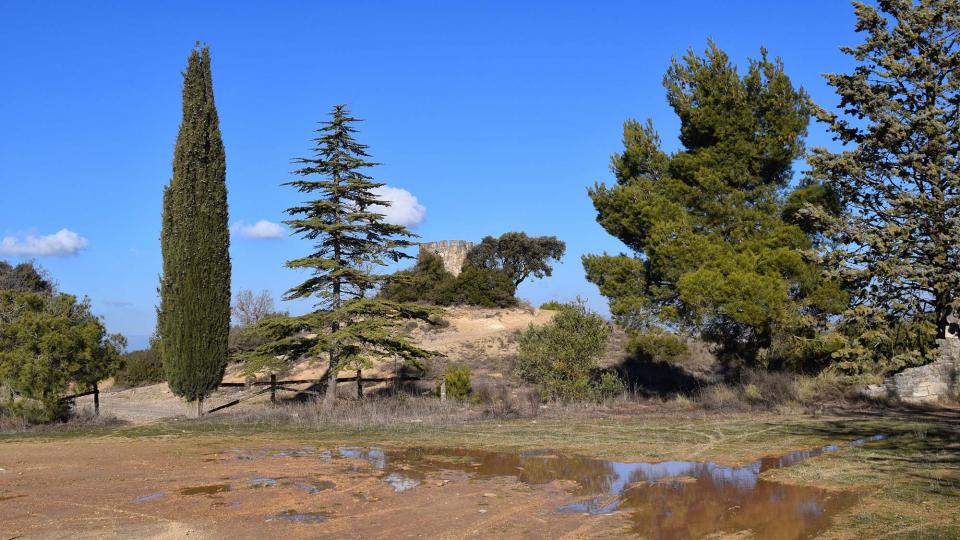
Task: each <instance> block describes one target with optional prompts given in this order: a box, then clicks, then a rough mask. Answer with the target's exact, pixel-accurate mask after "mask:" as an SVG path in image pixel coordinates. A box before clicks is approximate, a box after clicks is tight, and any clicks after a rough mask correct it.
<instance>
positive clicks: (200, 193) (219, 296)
mask: <svg viewBox="0 0 960 540" xmlns="http://www.w3.org/2000/svg"><path fill="white" fill-rule="evenodd" d="M160 247H161V251H162V253H163V276H162V277H161V279H160V308H159V310H158V313H157V317H158V330H159V335H160V339H161V345H162V346H161V350H162V358H163V368H164V371H165V372H166V375H167V382H168V383H169V385H170V390H171V391H173V393H175V394H177V395H178V396H180V397H183V398H184V399H186V400H187V401H196V402H197V412H198V414H199V413H200V412H201V411H202V407H203V398H204V397H205V396H206V395H207V394H209V393H210V392H211V391H212V390H214V389H215V388H216V387H217V385H219V384H220V381H221V380H222V379H223V371H224V368H225V367H226V364H227V334H228V333H229V331H230V252H229V248H230V232H229V228H228V225H227V184H226V158H225V156H224V150H223V141H222V140H221V138H220V123H219V120H218V118H217V108H216V106H215V105H214V101H213V81H212V80H211V77H210V51H209V49H208V48H207V47H202V48H199V47H198V48H196V49H194V50H193V51H192V52H191V53H190V59H189V61H188V62H187V71H186V73H184V75H183V121H182V122H181V124H180V133H179V135H177V144H176V147H175V149H174V154H173V178H172V179H171V180H170V185H168V186H167V187H166V188H165V189H164V192H163V230H162V232H161V234H160Z"/></svg>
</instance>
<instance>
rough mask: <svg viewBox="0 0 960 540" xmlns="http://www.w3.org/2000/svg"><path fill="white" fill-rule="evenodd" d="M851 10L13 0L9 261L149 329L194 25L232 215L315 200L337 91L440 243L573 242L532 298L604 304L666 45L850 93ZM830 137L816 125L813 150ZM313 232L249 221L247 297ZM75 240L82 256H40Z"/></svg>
mask: <svg viewBox="0 0 960 540" xmlns="http://www.w3.org/2000/svg"><path fill="white" fill-rule="evenodd" d="M853 23H854V17H853V11H852V8H851V6H850V5H849V3H847V2H845V1H843V0H808V1H805V2H768V1H760V0H754V1H746V0H739V1H737V0H731V1H729V2H715V1H706V0H690V1H685V2H679V1H678V2H639V1H632V2H603V1H597V2H557V1H553V2H479V1H474V2H449V1H437V2H364V1H350V2H283V1H278V2H256V3H255V2H241V1H232V2H153V3H147V2H73V3H67V2H47V1H11V0H7V1H5V2H4V3H3V4H2V7H0V62H2V75H0V118H2V119H3V126H4V129H3V130H2V132H0V187H2V189H0V253H4V254H5V255H0V257H2V258H4V259H6V260H9V261H11V262H17V261H19V260H21V259H23V258H24V256H23V255H22V254H31V253H32V254H34V255H33V258H36V260H37V261H38V262H39V263H40V264H41V265H42V266H44V267H45V268H47V269H48V270H49V271H50V272H51V273H52V274H53V276H54V277H55V278H56V280H57V281H58V282H59V284H60V286H61V288H62V290H64V291H66V292H70V293H74V294H80V295H88V296H89V297H90V299H91V301H92V302H93V305H94V308H95V311H96V312H97V313H99V314H101V315H103V317H104V318H105V320H106V322H107V324H108V327H109V328H110V330H111V331H119V332H122V333H124V334H125V335H127V336H128V337H129V338H130V341H131V346H133V347H136V346H141V345H143V344H144V343H145V339H146V336H148V335H149V334H150V333H151V332H152V330H153V325H154V305H155V304H156V286H157V278H158V274H159V272H160V263H161V260H160V249H159V240H158V238H159V231H160V210H161V195H162V190H163V186H164V185H165V184H166V183H167V182H168V181H169V178H170V172H171V159H172V153H173V144H174V140H175V138H176V134H177V127H178V125H179V122H180V84H181V81H182V77H181V71H182V70H183V68H184V66H185V64H186V59H187V55H188V54H189V52H190V49H191V47H192V46H193V44H194V42H195V41H197V40H199V41H202V42H205V43H207V44H209V46H210V47H211V53H212V58H213V77H214V92H215V95H216V100H217V106H218V109H219V112H220V121H221V129H222V132H223V138H224V143H225V145H226V149H227V171H228V172H227V186H228V189H229V203H230V221H231V223H237V222H243V223H245V224H247V225H252V224H255V223H257V222H258V221H260V220H267V221H269V222H274V223H276V222H280V221H281V220H282V219H284V215H283V210H284V209H285V208H287V207H288V206H291V205H292V204H294V203H296V202H297V201H298V200H299V196H298V194H297V193H295V192H294V191H292V190H291V189H290V188H284V187H280V185H279V184H280V183H281V182H284V181H286V180H288V179H289V178H290V174H289V171H290V170H292V168H293V167H292V166H291V164H290V160H291V158H293V157H296V156H300V155H304V154H306V152H307V149H308V146H309V145H308V139H309V138H310V137H311V135H312V130H313V129H314V128H315V126H316V122H317V121H319V120H322V119H323V118H324V116H325V115H326V113H327V112H328V110H329V109H330V107H331V106H332V105H333V104H335V103H346V104H348V105H349V106H350V108H351V109H352V110H353V112H354V113H355V114H356V115H358V116H360V117H363V118H366V119H367V121H366V122H365V123H364V124H363V125H362V132H361V133H360V135H359V139H360V140H361V141H362V142H365V143H367V144H369V145H370V147H371V151H372V153H373V156H374V158H376V160H378V161H380V162H382V163H384V165H383V166H381V167H378V168H377V169H375V170H374V174H375V176H376V177H377V178H378V179H379V180H381V181H385V182H387V183H388V184H389V185H390V186H392V187H395V188H400V189H403V190H406V191H407V192H409V193H410V194H412V195H413V196H414V197H416V199H417V201H418V203H419V204H420V205H421V206H422V207H423V208H424V209H425V212H424V215H423V218H422V220H421V222H420V223H419V224H418V225H417V226H416V227H415V228H414V231H415V232H416V233H418V234H419V235H421V236H422V237H423V239H424V240H440V239H467V240H477V239H479V238H481V237H482V236H484V235H487V234H492V235H499V234H501V233H503V232H506V231H512V230H522V231H526V232H528V233H529V234H534V235H542V234H546V235H557V236H558V237H560V238H561V239H563V240H565V241H566V242H567V247H568V249H567V251H568V252H567V256H566V257H565V259H564V261H563V263H562V264H560V265H558V266H557V268H556V270H555V272H554V275H553V277H551V278H548V279H545V280H539V281H533V282H530V283H524V284H523V285H522V286H521V287H520V291H519V294H520V296H521V297H523V298H526V299H528V300H530V301H532V302H533V303H534V304H539V303H541V302H543V301H545V300H548V299H560V300H569V299H572V298H574V297H576V296H578V295H580V296H583V297H585V298H587V300H588V302H589V304H590V305H591V306H592V307H594V308H595V309H598V310H601V311H605V310H606V302H605V301H604V299H603V298H602V297H601V296H599V294H598V293H597V291H596V288H595V287H594V286H593V285H591V284H590V283H588V282H586V280H585V279H584V277H583V269H582V266H581V264H580V256H581V255H583V254H584V253H596V252H602V251H611V252H616V251H620V250H621V249H622V246H621V245H620V244H619V243H618V242H617V241H616V240H615V239H613V238H611V237H609V236H608V235H607V234H606V233H605V232H604V231H603V230H602V229H601V228H600V227H599V226H598V225H597V224H596V222H595V220H594V218H595V214H594V212H593V208H592V206H591V204H590V200H589V198H588V197H587V195H586V188H587V187H588V186H590V185H592V184H593V182H594V181H598V180H599V181H609V180H610V173H609V170H608V161H609V156H610V154H611V153H613V152H616V151H618V150H619V148H620V130H621V125H622V122H623V121H624V120H625V119H627V118H631V117H632V118H638V119H645V118H648V117H649V118H652V119H653V121H654V124H655V126H656V127H657V129H658V130H659V131H660V133H661V136H662V138H663V141H664V146H665V148H666V149H667V150H674V149H676V147H677V142H676V135H677V129H678V122H677V120H676V118H675V117H674V116H673V113H672V111H671V110H670V109H669V107H668V105H667V103H666V100H665V97H664V91H663V87H662V86H661V80H662V77H663V73H664V71H665V70H666V68H667V66H668V64H669V62H670V58H671V57H672V56H675V55H682V54H683V53H684V52H685V51H686V50H687V49H688V48H690V47H693V48H695V49H696V50H698V51H702V50H703V48H704V47H705V45H706V42H707V39H708V38H710V37H712V38H713V39H714V40H715V41H716V42H717V44H718V45H719V46H720V47H721V48H723V49H724V50H725V51H727V52H728V53H729V54H730V56H731V57H732V58H733V59H734V61H735V62H736V63H737V64H738V65H739V66H741V67H743V66H746V64H747V58H750V57H756V56H758V54H759V53H758V51H759V48H760V46H761V45H763V46H766V47H767V48H768V49H769V51H770V53H771V54H772V55H777V56H780V57H782V58H783V60H784V62H785V65H786V70H787V73H788V74H789V75H790V76H791V78H792V79H793V80H794V82H795V83H796V84H800V85H803V86H804V87H805V88H806V89H807V90H808V91H809V92H810V94H811V95H812V96H813V98H814V99H815V100H816V101H817V102H818V103H820V104H822V105H825V106H831V107H832V106H833V105H834V104H835V103H836V99H835V97H834V95H833V93H832V92H831V91H830V89H829V88H828V87H827V86H826V84H825V83H824V81H823V78H822V74H823V73H826V72H836V71H848V70H849V69H850V67H851V65H852V64H851V61H850V60H849V59H848V58H847V57H846V56H845V55H843V54H842V53H841V52H840V51H839V50H838V48H839V46H841V45H851V44H855V43H857V42H858V41H859V39H858V37H857V36H856V35H855V33H854V32H853ZM829 142H830V140H829V137H828V136H827V135H826V134H825V132H824V130H823V129H822V128H821V127H819V126H816V125H813V126H811V133H810V137H809V139H808V145H824V144H829ZM64 229H66V230H65V231H64ZM268 229H269V227H266V228H264V227H263V226H261V228H260V229H259V230H261V231H265V232H267V233H269V232H271V231H269V230H268ZM58 233H59V235H58ZM49 235H54V236H51V237H50V238H45V237H47V236H49ZM57 235H58V236H57ZM268 236H269V234H268ZM4 243H6V247H4ZM307 247H308V246H307V245H306V244H305V243H304V241H302V240H299V239H297V238H291V237H288V236H286V235H284V236H283V237H282V238H259V239H257V238H248V237H245V236H243V235H241V234H236V235H234V238H233V243H232V246H231V255H232V258H233V268H234V275H233V288H234V290H238V289H240V288H252V289H254V290H260V289H264V288H266V289H270V290H271V291H273V293H274V294H275V296H276V297H279V295H280V294H282V292H283V291H284V290H286V289H287V288H289V287H290V286H292V285H294V284H295V283H297V282H298V280H301V279H302V278H303V276H302V275H300V274H298V273H297V272H295V271H292V270H288V269H285V268H283V266H282V264H283V261H284V260H286V259H290V258H293V257H296V256H299V255H302V254H303V253H304V252H305V250H306V249H307ZM68 248H70V249H68ZM58 250H59V251H64V250H66V251H73V253H72V254H67V255H43V253H49V252H56V251H58ZM18 254H19V255H18ZM279 304H280V305H281V307H283V308H285V309H288V310H290V311H292V312H302V311H303V310H304V309H306V308H307V307H309V305H308V304H296V305H289V303H279Z"/></svg>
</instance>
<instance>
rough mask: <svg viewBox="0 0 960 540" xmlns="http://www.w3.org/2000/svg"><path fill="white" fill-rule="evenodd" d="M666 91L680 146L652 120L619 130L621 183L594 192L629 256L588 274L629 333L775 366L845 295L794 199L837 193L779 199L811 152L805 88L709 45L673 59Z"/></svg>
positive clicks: (597, 258) (768, 66)
mask: <svg viewBox="0 0 960 540" xmlns="http://www.w3.org/2000/svg"><path fill="white" fill-rule="evenodd" d="M664 85H665V87H666V89H667V98H668V101H669V103H670V104H671V106H672V107H673V109H674V111H675V112H676V113H677V116H679V118H680V141H681V143H682V144H683V149H682V150H680V151H679V152H677V153H675V154H672V155H667V154H666V153H665V152H663V151H662V150H661V149H660V138H659V135H658V134H657V132H656V131H655V130H654V128H653V125H652V124H651V123H650V122H649V121H648V122H647V123H646V124H640V123H638V122H636V121H633V120H630V121H627V122H626V123H625V124H624V134H623V143H624V150H623V152H622V153H620V154H617V155H614V156H613V158H612V169H613V172H614V174H615V176H616V185H614V186H607V185H603V184H597V185H595V186H594V187H593V188H592V189H590V190H589V194H590V197H591V198H592V199H593V203H594V206H595V208H596V210H597V221H598V222H599V223H600V224H601V225H602V226H603V227H604V228H605V229H606V230H607V231H608V232H609V233H610V234H612V235H614V236H616V237H617V238H619V239H620V240H621V241H623V242H624V243H625V244H626V245H627V246H629V247H630V249H631V250H632V251H633V254H632V255H627V254H620V255H607V254H604V255H587V256H585V257H584V258H583V263H584V267H585V269H586V272H587V279H588V280H590V281H591V282H593V283H595V284H597V285H598V286H599V288H600V292H601V293H602V294H603V295H604V296H606V297H607V298H608V299H609V301H610V310H611V313H612V314H613V315H614V317H615V318H616V320H617V321H618V322H620V323H621V324H622V325H623V326H624V327H626V328H627V329H628V330H631V331H634V332H641V331H645V330H648V329H651V328H656V327H671V328H676V329H678V330H681V331H683V332H688V333H691V334H699V335H700V336H701V337H703V338H704V339H706V340H707V341H710V342H713V343H716V344H718V345H720V352H721V354H722V355H723V357H724V358H725V359H726V360H728V361H729V362H730V363H732V364H734V365H742V364H747V365H778V364H781V363H782V361H783V359H781V358H779V357H773V356H771V354H770V352H771V351H780V350H784V349H785V348H786V345H784V344H782V343H779V341H781V340H789V339H791V338H793V337H803V338H805V339H810V338H814V337H815V336H817V335H818V334H819V333H820V332H821V331H823V329H824V328H826V327H827V325H828V322H829V316H830V315H833V314H836V313H838V312H839V311H840V310H842V309H844V308H845V307H846V298H847V295H846V294H845V293H844V291H843V290H841V288H840V287H839V286H838V285H837V283H835V282H832V281H830V280H828V279H826V278H825V277H824V275H823V272H822V271H821V268H820V267H819V265H818V262H819V261H818V257H817V255H818V254H817V252H816V249H815V248H816V245H817V243H816V242H815V238H814V233H815V232H816V230H817V229H816V227H815V226H814V225H813V223H812V222H807V221H803V220H800V219H799V212H797V211H795V210H792V206H791V205H797V204H799V201H803V202H817V201H819V202H823V201H826V200H828V199H829V197H827V196H826V195H825V194H823V193H817V188H815V187H812V186H805V187H803V188H801V189H802V190H803V191H802V192H801V193H799V194H796V195H790V196H788V197H786V200H785V198H784V197H783V195H782V193H783V191H784V190H785V189H786V188H787V185H788V182H789V181H790V178H791V175H792V170H791V164H792V162H793V161H794V160H795V159H797V158H798V157H800V156H801V155H802V154H803V136H804V135H805V133H806V128H807V122H808V117H809V110H808V105H807V102H808V100H807V96H806V93H805V92H804V91H803V90H798V89H795V88H794V87H793V86H792V84H791V82H790V80H789V78H788V77H787V76H786V74H785V73H784V71H783V65H782V63H781V62H780V61H779V60H770V59H768V57H767V53H766V51H764V50H761V58H760V59H759V60H755V61H752V62H751V63H750V66H749V69H748V71H747V73H746V75H744V76H743V77H741V76H740V75H739V74H738V73H737V69H736V68H735V67H734V66H733V65H732V64H731V63H730V61H729V59H728V57H727V56H726V54H724V53H723V52H722V51H720V50H719V49H718V48H717V47H716V46H715V45H714V44H713V43H712V42H711V43H710V45H709V47H708V49H707V51H706V55H705V56H704V57H700V56H698V55H696V54H694V53H693V52H692V51H691V52H689V53H688V54H687V55H686V56H685V57H684V58H683V60H682V61H681V60H677V59H674V61H673V63H672V65H671V67H670V69H669V70H668V72H667V74H666V76H665V78H664ZM791 197H792V198H791ZM790 201H792V202H790ZM784 214H786V215H788V216H789V217H790V220H789V221H788V220H785V219H784V217H783V216H784ZM808 231H809V232H808Z"/></svg>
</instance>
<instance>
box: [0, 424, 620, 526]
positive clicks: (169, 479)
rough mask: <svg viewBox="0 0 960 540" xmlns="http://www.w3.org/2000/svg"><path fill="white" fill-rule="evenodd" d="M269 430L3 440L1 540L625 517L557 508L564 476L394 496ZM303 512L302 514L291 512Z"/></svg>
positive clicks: (469, 483) (442, 482) (566, 522)
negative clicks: (538, 482) (226, 435)
mask: <svg viewBox="0 0 960 540" xmlns="http://www.w3.org/2000/svg"><path fill="white" fill-rule="evenodd" d="M303 444H304V443H303V441H300V442H298V443H289V444H287V443H284V442H279V441H272V440H267V439H265V438H258V439H246V440H242V441H241V440H239V439H236V440H218V439H210V438H185V439H164V438H156V439H137V440H126V439H121V438H100V439H80V440H68V441H46V442H16V443H3V444H0V469H2V470H0V537H2V538H71V539H72V538H185V537H188V538H260V539H262V538H284V539H285V540H287V539H294V538H318V537H336V538H408V537H429V538H479V537H484V538H489V537H497V538H521V537H523V538H586V537H596V536H605V537H615V536H620V535H623V534H629V528H628V527H629V525H628V522H629V520H628V519H626V516H625V515H623V513H619V512H618V513H614V514H611V515H603V516H585V515H582V514H575V513H562V512H558V511H557V508H558V507H560V506H561V505H563V504H566V503H570V502H572V501H573V500H574V497H573V496H572V495H571V490H572V489H573V488H574V484H573V483H572V482H553V483H551V484H548V485H546V486H537V487H535V488H532V487H530V486H527V485H525V484H522V483H520V482H519V481H517V480H516V479H512V478H495V479H490V480H477V479H472V478H470V477H469V476H468V475H466V474H464V473H456V472H443V471H437V472H434V473H430V474H429V475H428V476H427V477H426V479H425V480H424V481H423V483H422V484H421V485H419V486H417V487H416V488H415V489H410V490H408V491H404V492H395V491H394V489H393V487H391V485H390V484H389V483H387V482H385V481H384V478H383V477H382V476H383V475H384V472H383V471H380V470H377V469H376V468H374V467H372V466H371V465H370V464H369V463H368V462H367V461H364V460H361V459H350V458H337V459H329V460H323V459H317V458H316V456H313V457H297V456H293V455H289V456H283V455H275V454H276V453H277V450H278V449H283V448H299V447H302V446H303ZM298 520H299V521H298Z"/></svg>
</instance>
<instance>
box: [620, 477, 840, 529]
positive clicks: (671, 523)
mask: <svg viewBox="0 0 960 540" xmlns="http://www.w3.org/2000/svg"><path fill="white" fill-rule="evenodd" d="M854 500H855V496H854V495H851V494H843V493H838V494H831V493H829V492H827V491H826V490H822V489H818V488H812V487H803V486H787V485H781V484H775V483H772V482H767V481H764V480H760V481H758V482H757V483H756V485H755V486H754V488H753V489H736V488H734V489H731V486H729V485H724V484H722V483H716V482H714V481H713V478H712V477H710V476H705V477H701V478H700V479H698V480H696V481H695V482H682V481H669V480H667V481H662V482H660V483H657V484H653V485H647V486H640V487H636V488H634V489H630V490H628V491H627V492H626V493H624V495H623V500H622V503H623V507H626V508H629V509H631V510H633V515H632V519H633V522H634V530H635V532H637V533H639V534H641V535H644V536H648V537H650V538H656V539H684V538H701V537H703V536H706V535H707V534H710V533H715V532H718V531H727V532H734V531H742V530H750V531H752V534H753V537H756V538H770V539H774V540H777V539H787V538H790V539H794V538H809V537H813V536H815V535H816V534H817V532H818V531H821V530H823V529H825V528H826V527H827V526H828V525H829V517H830V516H831V515H832V514H833V513H835V512H837V511H839V510H842V509H844V508H846V507H847V506H849V505H850V504H852V503H853V502H854Z"/></svg>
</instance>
